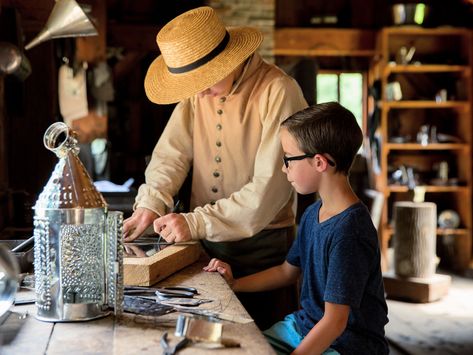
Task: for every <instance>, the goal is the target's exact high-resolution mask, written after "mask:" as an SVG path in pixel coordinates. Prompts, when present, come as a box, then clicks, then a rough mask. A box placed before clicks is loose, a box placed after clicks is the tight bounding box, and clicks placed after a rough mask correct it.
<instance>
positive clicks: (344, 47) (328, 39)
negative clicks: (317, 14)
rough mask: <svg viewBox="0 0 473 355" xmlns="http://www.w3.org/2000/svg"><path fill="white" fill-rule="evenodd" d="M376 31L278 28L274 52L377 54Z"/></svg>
mask: <svg viewBox="0 0 473 355" xmlns="http://www.w3.org/2000/svg"><path fill="white" fill-rule="evenodd" d="M375 37H376V36H375V32H374V31H370V30H359V29H340V28H278V29H276V30H275V31H274V49H273V54H274V55H277V56H278V55H279V56H307V57H316V56H317V57H344V56H350V57H368V58H369V57H374V56H375V54H376V50H375V42H376V40H375Z"/></svg>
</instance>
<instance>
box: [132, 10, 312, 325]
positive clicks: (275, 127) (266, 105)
mask: <svg viewBox="0 0 473 355" xmlns="http://www.w3.org/2000/svg"><path fill="white" fill-rule="evenodd" d="M156 41H157V43H158V46H159V49H160V51H161V55H160V56H159V57H158V58H156V59H155V60H154V61H153V63H152V64H151V65H150V67H149V69H148V73H147V75H146V78H145V91H146V94H147V96H148V98H149V99H150V100H151V101H152V102H154V103H157V104H170V103H176V102H178V104H177V106H176V107H175V109H174V111H173V113H172V115H171V118H170V120H169V122H168V124H167V126H166V128H165V130H164V132H163V134H162V135H161V137H160V139H159V141H158V143H157V145H156V147H155V149H154V151H153V154H152V159H151V162H150V163H149V165H148V167H147V169H146V172H145V177H146V183H145V184H143V185H142V186H141V187H140V188H139V191H138V195H137V197H136V203H135V206H134V208H135V211H134V213H133V215H132V216H131V217H130V218H129V219H127V220H126V221H125V223H124V234H125V240H127V241H131V240H134V239H136V238H138V237H139V236H140V235H141V234H142V233H143V232H144V231H145V229H146V228H147V227H149V226H150V225H151V224H152V223H154V229H155V231H157V232H158V233H160V234H161V235H162V236H163V238H164V239H166V241H168V242H173V241H174V242H181V241H187V240H201V241H202V244H203V246H204V248H205V249H206V251H207V252H208V253H209V255H210V256H212V257H217V258H219V259H221V260H224V261H226V262H227V263H229V264H230V265H231V266H232V267H233V270H234V274H236V275H238V276H244V275H247V274H251V273H254V272H256V271H259V270H263V269H265V268H268V267H270V266H273V265H277V264H279V263H281V262H282V261H284V260H285V256H286V253H287V251H288V249H289V247H290V245H291V243H292V239H293V226H294V213H293V210H292V205H293V190H292V188H291V185H290V184H289V183H288V182H287V179H286V178H285V176H284V174H283V172H282V171H281V166H282V163H281V157H282V155H283V154H282V150H281V146H280V143H279V138H278V131H279V123H280V122H281V121H282V120H284V119H285V118H287V117H289V116H290V115H292V114H293V113H295V112H296V111H299V110H300V109H303V108H305V107H306V106H307V103H306V102H305V100H304V98H303V96H302V92H301V90H300V88H299V86H298V85H297V83H296V82H295V80H293V79H292V78H290V77H289V76H287V75H286V74H284V73H283V72H282V71H281V70H280V69H278V68H277V67H275V66H274V65H270V64H268V63H266V62H264V61H263V60H262V59H261V57H260V56H259V55H258V54H256V53H255V51H256V50H257V48H258V47H259V45H260V44H261V41H262V34H261V33H260V32H259V31H258V30H256V29H253V28H248V27H239V28H230V29H226V28H225V26H224V25H223V23H222V21H221V20H220V19H219V18H218V16H217V15H216V13H215V12H214V10H213V9H212V8H210V7H200V8H197V9H193V10H190V11H188V12H186V13H184V14H182V15H180V16H178V17H176V18H175V19H173V20H172V21H170V22H169V23H168V24H167V25H165V26H164V27H163V28H162V29H161V31H160V32H159V33H158V35H157V38H156ZM191 167H192V168H193V170H192V193H191V210H192V212H189V213H168V214H166V213H167V212H169V211H170V210H171V208H172V205H173V196H174V195H176V194H177V192H178V191H179V189H180V187H181V185H182V184H183V182H184V180H185V178H186V176H187V174H188V172H189V171H190V169H191ZM281 292H282V291H281ZM247 297H249V298H251V299H250V300H247ZM239 298H240V300H241V301H242V303H243V305H244V306H245V307H246V308H247V310H248V311H249V313H250V314H251V315H252V316H253V318H254V319H255V321H256V322H257V324H258V325H259V326H260V327H262V328H264V327H266V326H269V325H271V324H272V323H274V321H275V320H277V319H275V317H274V315H275V314H277V313H278V312H277V311H278V310H280V316H283V315H284V314H287V309H281V308H282V307H281V304H279V306H277V304H278V302H279V303H280V302H281V298H279V299H278V297H275V296H274V295H273V294H268V293H264V294H256V295H254V294H245V295H243V294H242V295H239ZM285 303H287V302H285ZM259 313H262V314H259Z"/></svg>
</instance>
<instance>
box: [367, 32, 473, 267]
mask: <svg viewBox="0 0 473 355" xmlns="http://www.w3.org/2000/svg"><path fill="white" fill-rule="evenodd" d="M472 45H473V42H472V35H471V32H470V31H469V30H467V29H460V28H436V29H423V28H417V27H392V28H385V29H383V30H381V31H380V33H379V38H378V48H379V52H380V60H379V61H378V62H377V63H376V64H375V66H376V68H375V69H373V72H375V71H376V72H377V73H379V75H378V77H379V79H380V81H381V88H382V99H381V103H380V106H379V107H380V111H381V116H380V124H379V127H378V129H377V132H376V136H377V137H378V139H379V140H380V142H381V144H380V149H379V153H378V154H379V155H378V156H379V159H378V162H379V173H378V174H377V175H376V176H375V183H376V189H377V190H378V191H381V192H382V193H383V194H384V197H385V201H386V202H385V204H384V207H383V212H382V218H381V226H380V231H379V233H380V242H381V249H382V254H383V257H384V258H383V259H384V262H383V268H384V269H386V266H387V255H388V253H387V249H388V247H389V241H390V238H391V236H392V235H393V233H394V230H393V226H392V219H393V204H394V202H396V201H401V200H412V195H413V194H412V192H413V191H412V184H411V185H410V186H411V187H408V186H407V184H405V181H399V180H396V179H394V178H393V172H395V171H396V170H398V169H399V168H400V167H403V168H410V169H412V171H413V172H414V174H413V176H415V185H416V186H421V187H422V190H423V192H424V193H425V201H432V202H435V203H436V204H437V213H441V212H442V211H444V210H447V209H451V210H454V211H456V212H457V213H458V215H459V216H460V220H461V222H460V226H459V227H458V228H455V229H441V228H439V229H438V230H437V235H438V244H439V246H440V244H442V246H445V245H446V244H448V246H447V247H445V248H444V249H445V250H449V253H450V254H448V255H447V254H446V255H441V254H440V255H439V256H440V258H441V260H442V261H441V262H446V265H448V266H449V267H451V268H452V269H454V270H457V271H463V270H465V269H466V268H468V267H469V265H470V262H471V255H472V201H471V197H472V191H471V186H472V162H471V160H472V157H471V154H472V151H471V145H472V124H471V122H472V115H471V114H472V103H473V102H472V78H471V68H472V64H473V62H472V58H473V57H472V50H471V48H472ZM402 47H405V48H404V50H403V53H404V54H405V53H406V52H407V51H408V50H409V49H410V48H412V47H414V48H415V51H414V55H413V57H412V58H411V59H409V60H407V64H406V60H405V59H406V58H405V56H404V58H401V53H402V52H401V48H402ZM402 59H404V61H403V60H402ZM396 81H397V82H398V83H399V84H396V85H399V86H398V87H400V88H401V92H402V99H401V100H399V101H394V100H388V98H391V97H390V96H389V95H387V89H388V86H389V85H392V84H391V83H393V82H396ZM440 90H444V91H443V97H439V96H438V95H439V92H440ZM436 96H437V97H436ZM445 96H446V97H445ZM422 126H430V128H429V130H431V129H432V127H435V128H434V130H435V132H436V133H435V134H433V135H429V138H428V140H429V141H428V142H427V143H426V142H423V144H421V142H419V141H418V139H417V135H418V132H419V131H420V129H421V127H422ZM429 132H430V131H429ZM439 133H442V134H443V137H445V136H446V135H448V137H449V138H451V139H450V141H447V140H445V139H442V140H441V141H438V140H436V138H437V136H439ZM452 137H453V138H452ZM454 138H455V139H454ZM452 140H453V141H452ZM441 162H443V164H444V165H445V162H446V163H447V165H448V180H446V179H441V180H439V178H438V172H436V168H437V166H438V164H439V163H441ZM440 249H442V248H441V246H440ZM438 251H441V250H438ZM444 256H445V257H444ZM443 257H444V258H443ZM447 259H450V260H447ZM446 260H447V261H446Z"/></svg>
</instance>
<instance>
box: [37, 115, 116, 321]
mask: <svg viewBox="0 0 473 355" xmlns="http://www.w3.org/2000/svg"><path fill="white" fill-rule="evenodd" d="M44 145H45V147H46V148H47V149H49V150H51V151H52V152H54V153H55V154H56V155H57V156H58V158H59V162H58V163H57V164H56V166H55V168H54V171H53V173H52V175H51V177H50V179H49V181H48V183H47V184H46V186H45V187H44V190H43V191H42V192H41V194H40V195H39V197H38V200H37V201H36V205H35V206H34V211H35V216H34V240H35V249H34V254H35V255H34V256H35V261H34V269H35V288H36V308H37V315H36V317H37V318H38V319H39V320H43V321H51V322H70V321H84V320H90V319H95V318H99V317H103V316H106V315H108V314H110V312H111V310H110V309H111V308H113V309H114V312H115V314H120V313H121V312H122V305H123V235H122V224H123V214H122V212H110V211H108V209H107V204H106V202H105V200H104V198H103V196H102V194H101V193H100V192H99V191H97V189H96V188H95V186H94V184H93V183H92V180H91V178H90V177H89V174H88V173H87V171H86V169H85V167H84V166H83V164H82V163H81V161H80V160H79V158H78V157H77V154H78V153H79V149H78V147H77V139H76V136H75V133H74V132H73V131H72V130H71V129H70V128H69V127H68V126H67V125H66V124H64V123H62V122H57V123H54V124H52V125H51V126H50V127H49V128H48V129H47V130H46V132H45V134H44Z"/></svg>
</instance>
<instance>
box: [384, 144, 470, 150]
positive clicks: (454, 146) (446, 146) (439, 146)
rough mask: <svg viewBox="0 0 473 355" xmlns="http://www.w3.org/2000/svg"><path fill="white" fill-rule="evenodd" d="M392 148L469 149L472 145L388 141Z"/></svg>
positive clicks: (388, 147)
mask: <svg viewBox="0 0 473 355" xmlns="http://www.w3.org/2000/svg"><path fill="white" fill-rule="evenodd" d="M386 149H387V150H388V151H390V150H464V151H469V150H470V145H469V144H464V143H431V144H427V145H422V144H418V143H386Z"/></svg>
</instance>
